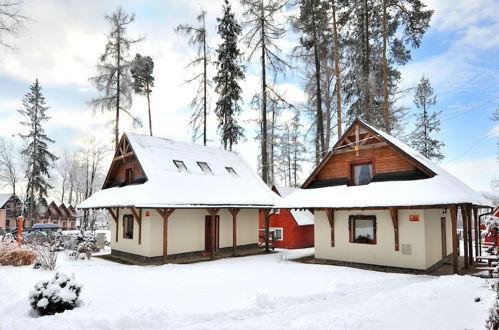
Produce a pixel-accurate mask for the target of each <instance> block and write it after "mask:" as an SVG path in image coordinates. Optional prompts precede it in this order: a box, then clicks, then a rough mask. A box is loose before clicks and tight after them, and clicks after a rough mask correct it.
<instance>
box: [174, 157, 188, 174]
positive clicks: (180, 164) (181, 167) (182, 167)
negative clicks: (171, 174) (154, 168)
mask: <svg viewBox="0 0 499 330" xmlns="http://www.w3.org/2000/svg"><path fill="white" fill-rule="evenodd" d="M173 163H174V164H175V166H177V168H178V171H179V172H186V173H189V171H188V170H187V167H186V166H185V164H184V162H183V161H181V160H174V161H173Z"/></svg>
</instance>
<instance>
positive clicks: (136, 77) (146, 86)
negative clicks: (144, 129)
mask: <svg viewBox="0 0 499 330" xmlns="http://www.w3.org/2000/svg"><path fill="white" fill-rule="evenodd" d="M153 70H154V62H153V60H152V58H151V56H142V55H140V54H135V58H134V60H133V61H132V64H131V68H130V73H131V74H132V78H133V90H134V91H135V94H139V95H145V96H146V97H147V111H148V113H149V134H150V135H151V136H152V119H151V100H150V98H149V96H150V95H151V93H152V88H153V87H154V76H153V75H152V72H153Z"/></svg>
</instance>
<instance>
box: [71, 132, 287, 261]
mask: <svg viewBox="0 0 499 330" xmlns="http://www.w3.org/2000/svg"><path fill="white" fill-rule="evenodd" d="M277 199H278V196H276V195H275V194H274V193H273V192H272V191H271V190H270V189H269V188H268V187H267V186H266V184H265V183H264V182H263V181H262V180H261V179H260V177H259V176H258V175H257V174H256V173H255V172H254V170H253V169H252V168H251V167H250V166H249V164H248V163H247V162H246V161H245V160H244V159H243V157H242V156H241V155H240V154H239V153H237V152H233V151H226V150H220V149H216V148H210V147H205V146H199V145H195V144H191V143H185V142H179V141H174V140H170V139H165V138H159V137H152V136H148V135H140V134H132V133H125V134H123V136H122V137H121V140H120V142H119V147H118V149H117V150H116V152H115V155H114V158H113V160H112V163H111V166H110V168H109V171H108V173H107V176H106V179H105V181H104V185H103V187H102V190H100V191H98V192H96V193H95V194H93V195H92V196H91V197H89V198H88V199H87V200H85V201H84V202H83V203H81V204H80V205H78V208H80V209H106V210H108V211H109V213H110V214H111V216H112V218H113V219H114V221H112V223H111V231H112V234H111V253H112V254H115V255H118V256H122V257H126V258H131V259H137V260H140V261H143V262H163V263H166V262H168V261H170V260H175V259H182V258H185V257H190V256H202V255H209V256H210V257H212V258H213V257H214V256H216V255H217V253H219V252H223V251H228V252H229V253H230V252H232V254H233V255H236V254H237V253H238V252H237V251H239V250H241V249H249V248H256V247H257V246H258V234H259V233H258V218H259V212H260V211H261V210H266V211H265V213H266V214H268V210H270V209H271V208H272V207H273V205H274V203H275V201H276V200H277Z"/></svg>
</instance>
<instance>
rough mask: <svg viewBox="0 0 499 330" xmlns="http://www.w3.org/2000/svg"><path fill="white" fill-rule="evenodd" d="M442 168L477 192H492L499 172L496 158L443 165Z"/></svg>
mask: <svg viewBox="0 0 499 330" xmlns="http://www.w3.org/2000/svg"><path fill="white" fill-rule="evenodd" d="M441 166H442V167H443V168H444V169H446V170H447V171H449V172H450V173H451V174H453V175H454V176H456V177H457V178H459V179H460V180H461V181H463V182H464V183H466V184H467V185H469V186H470V187H471V188H473V189H475V190H477V191H490V190H491V187H490V182H491V181H492V179H493V178H494V176H495V174H496V170H497V163H496V158H495V157H489V158H481V159H468V160H462V161H454V162H449V163H442V164H441Z"/></svg>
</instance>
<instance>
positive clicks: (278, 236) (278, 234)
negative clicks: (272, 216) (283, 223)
mask: <svg viewBox="0 0 499 330" xmlns="http://www.w3.org/2000/svg"><path fill="white" fill-rule="evenodd" d="M269 230H270V232H271V233H274V240H276V241H282V240H283V239H284V231H283V230H282V228H275V227H272V228H269Z"/></svg>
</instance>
